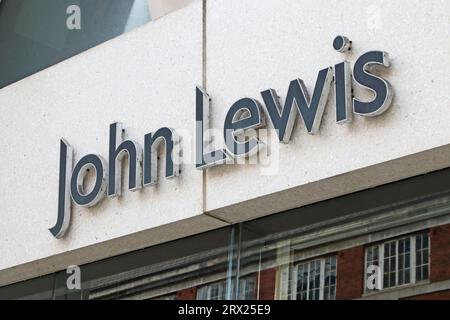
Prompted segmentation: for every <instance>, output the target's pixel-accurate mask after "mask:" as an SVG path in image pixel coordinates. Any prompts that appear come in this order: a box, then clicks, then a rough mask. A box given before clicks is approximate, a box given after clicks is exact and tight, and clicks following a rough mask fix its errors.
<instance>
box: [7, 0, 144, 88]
mask: <svg viewBox="0 0 450 320" xmlns="http://www.w3.org/2000/svg"><path fill="white" fill-rule="evenodd" d="M70 5H78V6H79V7H80V9H81V30H69V29H68V28H67V26H66V21H67V18H68V16H69V14H67V13H66V10H67V7H68V6H70ZM149 20H150V15H149V11H148V6H147V0H39V1H36V0H3V1H1V4H0V88H3V87H5V86H7V85H9V84H11V83H13V82H16V81H18V80H20V79H22V78H25V77H27V76H29V75H31V74H33V73H36V72H38V71H40V70H42V69H45V68H47V67H49V66H51V65H54V64H56V63H58V62H60V61H63V60H65V59H67V58H69V57H71V56H73V55H76V54H78V53H80V52H83V51H85V50H87V49H89V48H91V47H94V46H96V45H98V44H100V43H102V42H104V41H106V40H109V39H111V38H114V37H116V36H118V35H120V34H122V33H124V32H126V31H128V30H130V29H132V28H134V27H137V26H140V25H142V24H144V23H146V22H148V21H149Z"/></svg>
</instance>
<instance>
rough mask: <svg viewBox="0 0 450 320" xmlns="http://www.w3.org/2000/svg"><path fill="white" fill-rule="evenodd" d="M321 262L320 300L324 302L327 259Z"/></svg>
mask: <svg viewBox="0 0 450 320" xmlns="http://www.w3.org/2000/svg"><path fill="white" fill-rule="evenodd" d="M319 261H320V269H319V300H323V295H324V292H323V291H324V288H325V259H324V258H322V259H320V260H319Z"/></svg>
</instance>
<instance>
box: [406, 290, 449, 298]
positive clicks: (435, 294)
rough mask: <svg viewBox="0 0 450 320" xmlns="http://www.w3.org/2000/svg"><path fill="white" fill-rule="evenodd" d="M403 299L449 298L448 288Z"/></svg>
mask: <svg viewBox="0 0 450 320" xmlns="http://www.w3.org/2000/svg"><path fill="white" fill-rule="evenodd" d="M404 300H450V290H447V291H440V292H433V293H428V294H423V295H420V296H414V297H408V298H405V299H404Z"/></svg>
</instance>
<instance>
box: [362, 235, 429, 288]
mask: <svg viewBox="0 0 450 320" xmlns="http://www.w3.org/2000/svg"><path fill="white" fill-rule="evenodd" d="M425 234H426V237H427V239H428V247H427V250H428V254H427V256H428V263H427V264H426V265H427V266H428V277H427V278H426V279H422V280H417V279H416V268H417V264H416V253H417V246H416V237H418V236H423V235H425ZM406 239H408V240H409V246H410V248H409V249H410V250H409V260H410V264H409V268H405V266H404V265H403V269H402V270H400V269H399V256H400V253H399V242H400V241H402V240H406ZM393 242H394V243H395V285H393V286H388V287H385V286H384V276H385V272H384V266H385V265H384V261H385V258H386V257H385V245H387V244H391V243H393ZM374 248H377V249H378V258H377V259H372V261H375V260H377V261H378V267H379V268H380V273H381V283H380V289H373V290H370V289H368V288H367V278H368V274H367V268H368V264H367V263H368V253H369V250H373V249H374ZM423 250H424V249H423V246H422V248H421V251H423ZM390 257H392V256H390ZM423 266H424V264H423V261H422V264H421V265H420V266H419V267H423ZM405 269H409V282H408V283H403V284H399V273H400V272H401V271H404V270H405ZM430 270H431V241H430V231H429V230H423V231H420V232H415V233H413V234H407V235H403V236H400V237H396V238H391V239H386V240H385V241H383V242H379V243H375V244H368V245H366V247H365V249H364V275H363V277H364V294H374V293H379V292H383V291H386V290H395V289H399V288H404V287H409V286H414V285H417V284H423V283H428V282H429V279H430ZM403 280H404V279H403Z"/></svg>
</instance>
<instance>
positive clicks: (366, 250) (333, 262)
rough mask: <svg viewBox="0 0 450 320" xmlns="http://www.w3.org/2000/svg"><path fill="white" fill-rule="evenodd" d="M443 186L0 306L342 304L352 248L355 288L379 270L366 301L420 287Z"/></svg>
mask: <svg viewBox="0 0 450 320" xmlns="http://www.w3.org/2000/svg"><path fill="white" fill-rule="evenodd" d="M449 179H450V170H444V171H440V172H435V173H432V174H428V175H424V176H419V177H415V178H411V179H407V180H404V181H400V182H397V183H393V184H389V185H386V186H381V187H378V188H374V189H369V190H365V191H361V192H358V193H355V194H351V195H347V196H344V197H341V198H337V199H332V200H328V201H324V202H321V203H318V204H313V205H310V206H306V207H303V208H298V209H294V210H290V211H287V212H283V213H278V214H274V215H272V216H269V217H265V218H261V219H258V220H253V221H248V222H244V223H241V224H237V225H234V226H230V227H226V228H223V229H219V230H214V231H210V232H207V233H203V234H200V235H196V236H192V237H189V238H185V239H180V240H176V241H173V242H169V243H165V244H161V245H157V246H154V247H150V248H147V249H143V250H139V251H135V252H131V253H128V254H124V255H121V256H118V257H113V258H109V259H106V260H102V261H98V262H95V263H91V264H87V265H84V266H81V278H82V289H81V290H79V291H77V290H71V291H69V290H67V289H66V286H65V281H66V278H67V274H66V271H65V270H62V271H60V272H58V273H55V274H52V275H47V276H44V277H41V278H37V279H32V280H29V281H25V282H22V283H18V284H14V285H10V286H6V287H2V288H0V298H6V299H17V298H32V299H33V298H36V299H158V300H175V299H197V300H239V299H242V300H271V299H284V300H331V299H339V298H340V297H339V295H338V294H337V293H338V292H339V289H341V288H340V286H344V285H345V284H346V281H347V280H345V279H343V278H345V277H346V274H345V273H343V270H344V266H343V265H342V263H343V262H342V261H345V259H343V258H342V257H345V256H344V254H347V253H343V252H346V251H345V250H348V249H349V248H354V247H355V246H358V247H361V248H363V251H361V254H360V255H359V256H358V257H359V258H358V259H357V260H356V261H352V263H353V264H354V265H356V267H357V268H358V270H359V268H360V270H361V274H360V275H358V276H357V277H361V278H360V279H359V280H360V282H361V283H363V282H364V281H366V278H367V275H366V274H365V272H364V271H362V270H363V268H366V269H367V268H368V267H370V266H373V267H374V268H378V267H381V278H380V279H382V281H381V282H382V285H381V286H380V287H378V288H373V291H380V290H384V289H390V288H395V287H402V286H408V285H411V284H414V283H421V282H426V281H428V280H429V274H430V268H432V265H430V259H429V255H430V240H429V228H428V227H427V224H426V223H425V222H426V221H431V220H432V219H439V217H443V216H445V215H448V212H449V211H450V185H448V183H447V181H449ZM346 263H348V259H347V262H346ZM352 276H354V275H352ZM340 277H341V278H340ZM361 291H364V292H365V294H370V292H369V291H370V290H369V289H367V288H365V289H363V288H362V287H361Z"/></svg>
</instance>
